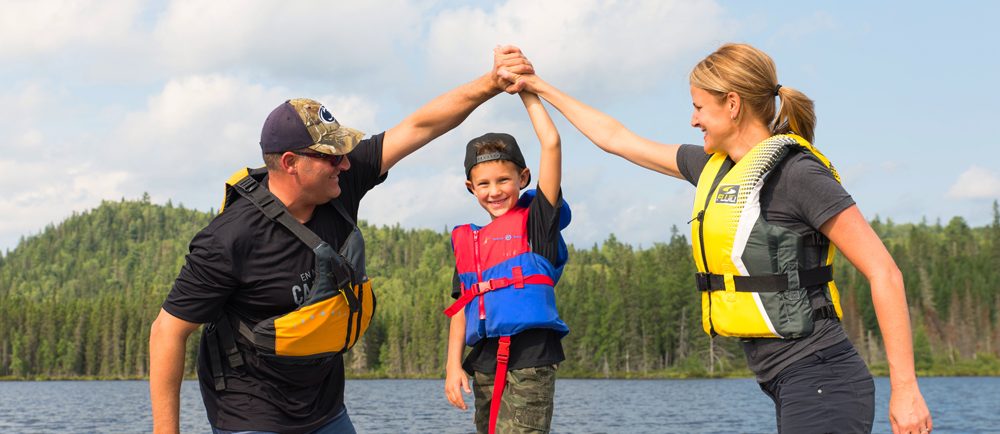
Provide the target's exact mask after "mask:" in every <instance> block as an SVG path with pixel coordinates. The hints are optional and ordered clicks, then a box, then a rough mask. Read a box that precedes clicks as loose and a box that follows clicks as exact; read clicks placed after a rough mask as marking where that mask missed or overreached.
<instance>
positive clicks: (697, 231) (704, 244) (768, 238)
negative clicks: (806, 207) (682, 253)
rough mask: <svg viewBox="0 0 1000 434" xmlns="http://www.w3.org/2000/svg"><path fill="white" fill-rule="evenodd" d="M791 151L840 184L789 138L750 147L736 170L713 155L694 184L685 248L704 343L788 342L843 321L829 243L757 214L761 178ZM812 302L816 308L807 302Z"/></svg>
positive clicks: (779, 137)
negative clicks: (820, 323) (713, 339)
mask: <svg viewBox="0 0 1000 434" xmlns="http://www.w3.org/2000/svg"><path fill="white" fill-rule="evenodd" d="M794 150H800V151H802V152H807V153H809V154H811V155H812V156H814V157H816V159H818V160H819V161H820V162H822V163H823V165H825V166H826V167H827V168H829V169H830V171H831V172H832V174H833V176H834V178H836V179H837V181H838V182H840V176H839V175H838V174H837V171H836V170H835V169H834V168H833V166H832V165H831V164H830V161H829V160H827V158H826V157H825V156H823V154H821V153H820V152H819V151H818V150H816V148H814V147H813V146H812V145H811V144H809V142H807V141H806V140H805V139H803V138H802V137H799V136H796V135H791V134H788V135H785V134H782V135H776V136H772V137H770V138H768V139H766V140H764V141H763V142H760V143H758V144H757V145H755V146H754V147H753V148H752V149H751V150H750V152H748V153H747V154H746V155H745V156H744V157H743V158H742V159H740V161H739V162H738V163H733V160H731V159H730V158H729V157H728V155H726V154H724V153H721V152H719V153H716V154H714V155H712V157H711V158H710V159H709V160H708V163H707V164H705V168H704V170H703V171H702V173H701V177H700V178H698V184H697V186H698V187H697V191H696V193H695V199H694V209H693V211H692V226H691V234H692V236H691V239H692V242H691V245H692V251H693V254H694V262H695V264H696V265H697V267H698V273H697V274H696V281H697V284H698V289H699V290H700V291H701V294H702V303H701V305H702V327H703V328H704V329H705V333H708V334H709V335H714V334H719V335H723V336H735V337H744V338H784V339H791V338H798V337H802V336H808V335H809V334H810V333H812V331H813V323H814V322H815V320H817V319H820V318H840V317H841V316H843V313H842V311H841V309H840V296H839V294H838V292H837V286H836V285H835V284H834V282H833V272H832V265H833V258H834V255H835V253H836V250H835V248H834V246H833V245H832V244H831V243H830V241H829V239H827V238H826V237H825V236H823V235H822V234H821V233H819V232H816V233H814V234H812V235H810V236H802V235H800V234H798V233H796V232H794V231H792V230H790V229H787V228H784V227H781V226H777V225H772V224H770V223H768V222H767V220H765V219H764V216H763V215H762V214H761V206H760V193H761V189H762V187H763V185H764V183H765V182H767V178H768V175H769V174H770V173H771V170H772V169H773V168H774V167H775V166H777V164H778V163H779V162H780V161H781V160H782V159H784V158H785V157H786V156H787V155H788V154H789V153H790V152H792V151H794ZM814 288H821V289H822V290H812V289H814ZM817 297H823V300H819V299H817V300H815V301H811V300H810V299H811V298H817Z"/></svg>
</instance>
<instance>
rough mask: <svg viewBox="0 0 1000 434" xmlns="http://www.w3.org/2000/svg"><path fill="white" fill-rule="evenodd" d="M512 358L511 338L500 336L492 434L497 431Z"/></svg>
mask: <svg viewBox="0 0 1000 434" xmlns="http://www.w3.org/2000/svg"><path fill="white" fill-rule="evenodd" d="M509 356H510V336H500V343H499V344H498V345H497V371H496V375H494V376H493V401H491V402H490V434H495V433H496V430H497V415H499V414H500V400H501V399H503V389H504V388H505V387H507V359H508V357H509Z"/></svg>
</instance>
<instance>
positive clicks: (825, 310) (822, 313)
mask: <svg viewBox="0 0 1000 434" xmlns="http://www.w3.org/2000/svg"><path fill="white" fill-rule="evenodd" d="M827 318H829V319H836V320H840V317H838V316H837V309H836V308H835V307H833V305H832V304H828V305H826V306H823V307H820V308H816V309H813V312H812V319H813V321H819V320H821V319H827Z"/></svg>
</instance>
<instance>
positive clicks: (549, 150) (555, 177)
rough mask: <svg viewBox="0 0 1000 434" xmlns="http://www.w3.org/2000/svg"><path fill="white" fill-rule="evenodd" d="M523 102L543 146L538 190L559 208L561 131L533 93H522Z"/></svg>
mask: <svg viewBox="0 0 1000 434" xmlns="http://www.w3.org/2000/svg"><path fill="white" fill-rule="evenodd" d="M520 95H521V102H523V103H524V108H525V110H527V111H528V117H529V118H531V125H532V126H533V127H535V135H537V136H538V143H539V144H540V145H541V158H540V160H541V162H540V163H539V166H538V189H539V190H541V191H542V193H543V194H545V198H546V199H548V201H549V204H551V205H552V206H558V205H559V204H558V203H557V202H556V201H557V200H558V199H559V185H560V184H561V183H562V149H561V145H560V140H559V131H557V130H556V125H555V124H554V123H552V118H550V117H549V112H548V111H547V110H545V106H544V105H542V100H540V99H538V95H535V94H533V93H531V92H521V93H520Z"/></svg>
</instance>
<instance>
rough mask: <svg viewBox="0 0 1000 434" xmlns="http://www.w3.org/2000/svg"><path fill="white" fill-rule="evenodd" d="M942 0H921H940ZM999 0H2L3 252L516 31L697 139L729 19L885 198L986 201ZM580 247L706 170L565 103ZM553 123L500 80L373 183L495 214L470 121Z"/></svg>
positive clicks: (411, 106)
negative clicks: (678, 163)
mask: <svg viewBox="0 0 1000 434" xmlns="http://www.w3.org/2000/svg"><path fill="white" fill-rule="evenodd" d="M921 4H923V5H921ZM997 16H1000V3H996V2H973V1H954V2H867V1H864V2H862V1H842V2H800V1H760V2H744V1H735V0H732V1H683V0H649V1H645V0H636V1H615V0H576V1H568V0H566V1H544V2H542V1H537V0H507V1H498V2H459V1H430V0H427V1H421V0H417V1H401V0H384V1H382V0H375V1H365V2H329V1H296V2H274V1H263V0H243V1H239V2H233V1H211V2H206V1H153V2H143V1H133V0H100V1H97V0H93V1H87V0H78V1H69V0H67V1H59V0H51V1H46V0H43V1H35V0H30V1H25V0H14V1H5V2H2V3H0V65H3V67H2V68H0V186H2V189H3V190H2V193H3V194H0V216H2V217H0V252H4V251H7V252H9V251H11V250H13V249H15V248H16V246H17V244H18V242H19V240H20V239H22V238H23V237H30V236H31V235H35V234H38V233H40V232H41V231H43V230H44V228H45V227H46V226H47V225H51V224H58V223H59V222H61V221H63V220H64V219H66V218H67V217H69V216H71V215H73V214H74V213H76V214H79V213H83V212H85V211H87V210H89V209H93V208H95V207H97V206H99V205H100V203H101V202H102V201H104V200H111V201H118V200H121V199H123V198H124V199H126V200H136V199H139V198H141V197H142V196H143V194H144V193H148V194H149V197H150V198H151V201H152V202H153V203H158V204H164V203H166V202H167V201H170V202H171V203H173V204H174V205H175V206H176V205H183V206H185V207H188V208H194V209H199V210H203V211H209V210H217V209H218V207H219V204H220V201H221V198H222V193H223V183H224V181H225V180H226V179H227V178H228V176H229V175H230V174H231V173H232V172H234V171H235V170H237V169H239V168H241V167H246V166H251V167H256V166H260V165H261V164H262V162H261V159H260V147H259V145H258V143H259V137H260V129H261V125H262V123H263V120H264V118H265V117H266V116H267V114H268V113H269V112H270V111H271V109H273V108H274V107H276V106H277V105H278V104H280V103H282V102H283V101H285V100H287V99H289V98H296V97H308V98H313V99H316V100H319V101H321V102H323V103H324V104H326V105H327V106H328V107H329V108H331V111H332V112H333V113H334V115H335V116H336V117H337V118H338V119H339V120H340V122H341V123H342V124H344V125H348V126H352V127H355V128H358V129H361V130H362V131H365V132H367V133H368V134H376V133H379V132H381V131H384V130H386V129H388V128H391V127H392V126H394V125H396V124H397V123H399V122H400V121H401V120H402V119H403V118H404V117H405V116H406V115H408V114H409V113H411V112H413V111H414V110H416V109H418V108H419V107H420V106H422V105H423V104H424V103H426V102H428V101H430V100H431V99H432V98H433V97H435V96H437V95H439V94H441V93H444V92H446V91H448V90H449V89H452V88H454V87H456V86H458V85H460V84H462V83H466V82H468V81H471V80H473V79H475V78H476V77H478V76H480V75H482V74H485V73H487V72H488V71H489V69H490V67H491V66H492V49H493V47H494V46H496V45H501V44H514V45H517V46H519V47H520V48H521V49H522V50H523V51H524V53H525V54H526V55H527V57H528V58H529V59H530V60H531V61H532V63H533V64H534V65H535V68H536V70H537V72H538V73H539V75H540V76H542V77H543V78H545V79H546V80H547V81H548V82H550V83H551V84H553V85H555V86H557V87H559V88H560V89H562V90H564V91H566V92H567V93H569V94H570V95H573V96H575V97H576V98H578V99H580V100H582V101H584V102H586V103H588V104H590V105H592V106H594V107H596V108H598V109H599V110H601V111H604V112H606V113H608V114H610V115H612V116H614V117H615V118H616V119H618V120H620V121H621V122H622V123H624V124H625V125H626V126H627V127H628V128H630V129H632V130H633V131H635V132H637V133H638V134H640V135H642V136H644V137H648V138H651V139H653V140H657V141H660V142H664V143H693V144H698V145H700V144H701V142H700V140H701V132H700V131H699V130H697V129H694V128H691V127H690V117H691V99H690V94H689V86H688V73H689V72H690V70H691V68H692V67H693V66H694V65H695V64H696V63H697V62H698V61H700V60H701V59H702V58H704V57H705V56H707V55H708V54H710V53H711V52H712V51H714V50H715V49H716V48H718V47H719V46H720V45H721V44H723V43H726V42H745V43H749V44H752V45H754V46H756V47H758V48H760V49H762V50H764V51H765V52H767V53H768V54H769V55H771V57H772V58H773V59H774V61H775V63H776V65H777V68H778V79H779V82H780V83H781V84H782V85H783V86H789V87H793V88H796V89H798V90H800V91H802V92H804V93H805V94H806V95H808V96H809V97H810V98H812V99H813V100H814V101H815V103H816V111H817V116H818V125H817V128H816V140H815V145H816V146H817V147H818V148H819V149H820V150H821V151H823V153H824V154H825V155H826V156H827V157H829V158H830V160H831V161H832V162H833V163H834V165H835V166H836V167H837V169H838V170H839V172H840V174H841V176H842V179H843V183H844V185H845V187H846V188H847V190H848V192H850V193H851V194H852V195H853V196H854V198H855V200H856V201H857V203H858V206H859V208H860V209H861V211H862V213H863V214H864V215H865V216H866V217H868V218H874V217H875V216H878V217H880V218H881V219H883V220H885V219H892V220H893V221H894V222H897V223H906V222H921V221H927V222H928V223H931V224H933V223H935V222H937V221H941V222H942V223H947V222H948V221H949V220H950V219H952V218H954V217H956V216H958V217H962V218H964V219H965V220H966V221H967V222H968V223H969V224H970V225H973V226H982V225H985V224H988V223H989V222H991V221H992V215H993V208H992V207H993V203H994V201H996V200H997V199H998V198H1000V166H998V165H997V163H996V160H995V159H994V158H993V156H994V153H995V152H996V151H997V150H998V144H1000V143H998V142H1000V139H998V138H997V133H996V126H997V125H998V124H1000V107H998V105H997V103H998V101H1000V91H998V86H997V79H996V77H997V76H1000V74H998V70H1000V60H998V56H996V55H995V53H996V52H997V44H998V43H1000V29H998V27H1000V26H997V25H996V23H995V22H994V21H995V17H997ZM550 112H551V113H552V115H553V117H554V118H555V120H556V125H557V127H558V128H559V130H560V133H561V134H562V141H563V148H562V149H563V154H564V157H563V166H564V169H563V194H564V197H565V198H566V200H567V201H568V202H569V203H570V205H571V207H572V209H573V219H574V220H573V223H572V224H571V225H570V226H569V227H568V228H567V229H566V230H565V231H564V232H563V235H564V237H565V238H566V240H567V242H569V243H571V244H575V245H577V246H580V247H588V246H590V245H594V244H599V243H601V242H602V241H604V240H606V239H607V238H608V237H609V235H610V234H614V235H615V236H616V237H617V238H618V239H619V240H622V241H625V242H628V243H631V244H633V245H636V246H649V245H651V244H653V243H656V242H661V241H667V240H669V238H670V235H671V230H672V229H671V228H672V227H674V226H676V227H677V229H678V230H679V231H680V233H682V234H687V232H688V231H689V229H688V227H687V225H686V222H687V221H688V220H689V218H690V217H689V215H690V210H691V205H692V201H693V198H694V188H693V187H692V186H691V185H690V184H687V183H686V182H683V181H679V180H676V179H674V178H670V177H666V176H663V175H660V174H656V173H654V172H650V171H647V170H645V169H642V168H640V167H638V166H635V165H633V164H631V163H628V162H627V161H625V160H622V159H620V158H618V157H614V156H612V155H610V154H606V153H604V152H603V151H601V150H600V149H598V148H597V147H595V146H594V145H593V144H592V143H590V142H589V141H588V140H587V139H586V138H585V137H584V136H583V135H581V134H580V133H579V132H578V131H577V130H576V129H575V128H574V127H573V126H572V125H570V124H569V123H567V122H566V121H565V120H564V119H563V118H562V117H561V116H560V115H559V114H558V112H556V111H555V110H553V109H551V107H550ZM486 132H508V133H510V134H513V135H514V136H515V137H517V138H518V142H519V143H520V144H521V147H522V149H523V151H524V154H525V157H526V159H527V161H528V165H529V166H530V167H532V168H535V169H537V165H538V147H537V146H538V145H537V140H536V139H535V137H534V133H533V130H532V129H531V125H530V123H529V121H528V117H527V115H526V113H525V112H524V109H523V106H522V105H521V103H520V100H519V99H518V98H517V97H516V96H511V95H507V94H501V95H499V96H497V97H495V98H493V99H492V100H490V101H488V102H487V103H485V104H483V105H482V106H481V107H480V108H479V109H477V110H476V111H475V112H474V113H473V114H472V115H471V116H470V117H469V118H468V119H467V120H466V121H465V123H463V124H462V125H461V126H459V127H458V128H456V129H455V130H453V131H452V132H449V133H447V134H445V135H444V136H442V137H440V138H438V139H437V140H435V141H433V142H431V143H430V144H428V145H427V146H425V147H424V148H423V149H421V150H419V151H417V152H416V153H414V154H412V155H411V156H409V157H407V158H406V159H404V160H403V161H401V162H400V163H399V164H397V165H396V166H395V167H394V168H393V169H392V170H391V171H390V173H389V177H388V179H387V181H386V182H385V183H384V184H382V185H380V186H379V187H377V188H376V189H374V190H372V191H371V192H370V193H369V194H368V195H367V196H366V197H365V199H364V201H363V202H362V207H361V214H360V218H362V219H364V220H367V221H368V222H369V223H373V224H376V225H396V224H399V225H400V226H402V227H405V228H430V229H433V230H438V231H441V230H445V229H447V228H450V227H452V226H455V225H458V224H463V223H468V222H476V223H480V224H482V223H485V222H486V221H487V220H488V217H487V215H486V213H485V212H484V211H483V210H482V209H481V208H479V206H478V205H477V204H476V202H475V200H474V199H473V198H472V196H470V195H469V194H468V193H467V192H466V190H465V187H464V184H463V181H464V173H463V168H462V159H463V152H464V147H465V144H466V143H467V142H468V140H469V139H471V138H473V137H477V136H479V135H482V134H483V133H486Z"/></svg>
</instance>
